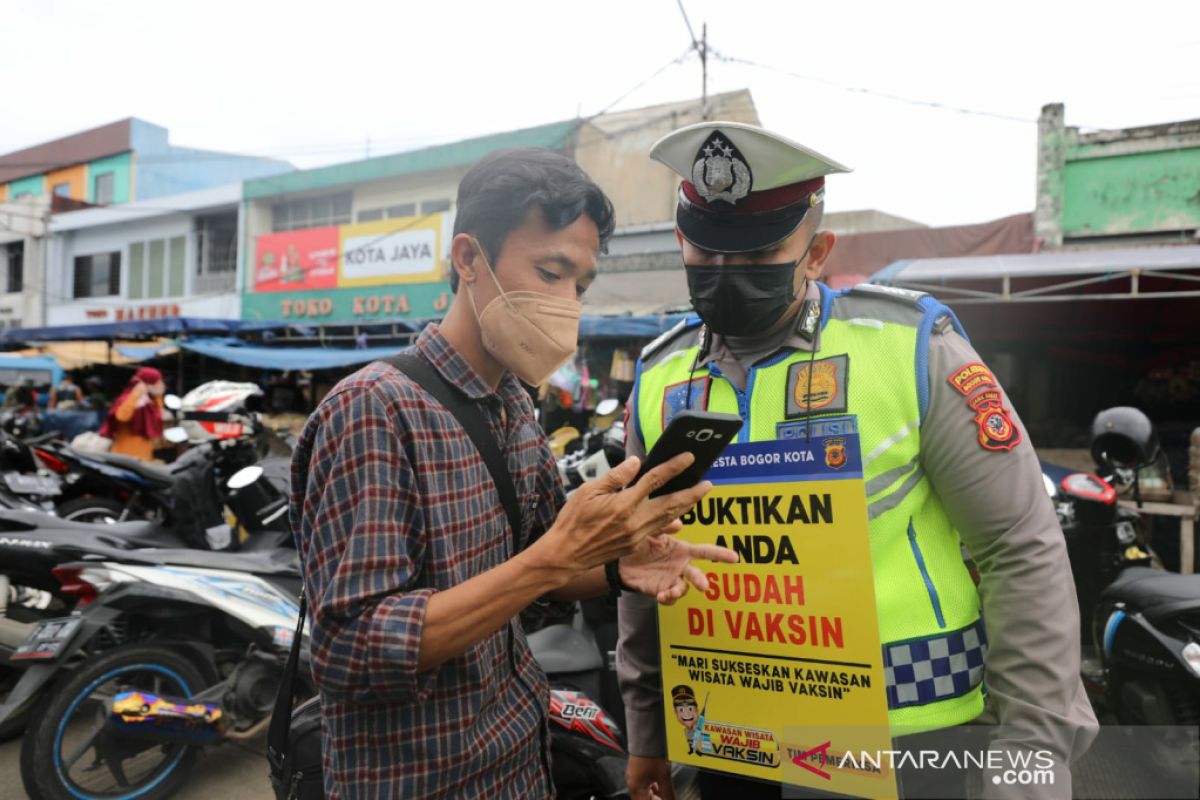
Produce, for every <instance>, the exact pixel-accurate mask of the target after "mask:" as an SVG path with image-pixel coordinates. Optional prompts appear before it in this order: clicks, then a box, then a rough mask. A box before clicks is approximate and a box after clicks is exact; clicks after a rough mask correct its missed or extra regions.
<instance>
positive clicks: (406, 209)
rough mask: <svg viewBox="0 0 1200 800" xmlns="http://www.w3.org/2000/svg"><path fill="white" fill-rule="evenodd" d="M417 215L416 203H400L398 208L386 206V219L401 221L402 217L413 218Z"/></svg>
mask: <svg viewBox="0 0 1200 800" xmlns="http://www.w3.org/2000/svg"><path fill="white" fill-rule="evenodd" d="M416 215H417V204H416V203H401V204H400V205H398V206H388V210H387V216H388V219H403V218H404V217H415V216H416Z"/></svg>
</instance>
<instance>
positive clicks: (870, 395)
mask: <svg viewBox="0 0 1200 800" xmlns="http://www.w3.org/2000/svg"><path fill="white" fill-rule="evenodd" d="M821 291H822V296H823V300H824V307H825V308H826V310H827V311H826V313H825V314H824V315H823V319H824V327H823V328H822V332H821V340H820V345H821V349H820V350H819V351H818V352H816V353H809V352H805V351H795V352H785V353H781V354H779V355H777V356H774V357H772V358H770V359H767V360H765V361H763V362H760V363H758V364H757V365H755V366H754V367H752V368H751V369H750V371H749V373H748V375H747V379H746V389H745V391H739V390H738V389H737V388H736V387H735V386H734V385H733V384H732V383H731V382H730V381H729V380H728V379H726V378H725V377H724V376H723V375H722V374H721V372H720V370H719V369H718V368H717V367H716V366H715V365H713V364H709V365H707V366H705V367H701V368H699V369H696V370H693V369H692V366H693V365H694V364H695V362H696V359H697V356H698V354H699V352H700V336H699V331H698V330H695V329H693V330H685V331H682V332H681V333H680V334H678V335H677V336H676V337H675V339H674V340H673V341H672V342H670V343H669V344H668V345H666V346H665V347H663V348H662V349H660V350H658V351H653V352H650V353H649V355H648V356H647V357H645V358H644V359H643V361H640V362H639V365H638V370H639V372H638V380H637V387H636V396H635V399H634V403H635V408H634V414H635V419H634V420H632V423H633V425H634V426H635V430H636V431H637V434H638V435H640V436H641V438H642V441H643V443H644V445H645V447H646V449H647V451H648V450H649V449H650V448H652V447H653V446H654V443H655V442H656V441H657V440H658V438H659V436H661V435H662V431H663V430H664V428H665V427H666V424H667V423H668V422H669V420H670V417H671V416H672V415H673V414H674V413H677V412H678V411H680V410H682V409H683V408H685V407H689V406H690V407H691V408H696V409H707V410H710V411H718V412H723V413H732V414H738V415H740V416H741V417H742V419H743V420H745V423H746V424H745V425H744V426H743V428H742V431H743V433H744V434H745V435H744V436H741V437H739V441H764V440H770V439H775V438H787V437H789V436H803V435H804V433H805V430H806V425H809V424H811V425H813V426H814V428H818V427H821V426H825V427H829V426H837V425H845V424H848V423H847V420H848V418H850V417H853V418H854V420H855V422H856V424H857V428H858V434H859V437H860V444H861V447H862V451H863V454H864V458H863V478H864V481H865V483H866V487H867V503H868V508H867V514H868V525H869V534H870V541H871V560H872V563H873V565H874V570H875V595H876V605H877V609H878V615H879V630H880V639H881V641H882V642H883V651H884V667H885V674H886V677H887V692H888V708H889V720H890V722H891V724H892V727H893V728H904V729H905V731H906V732H916V731H919V730H929V729H933V728H942V727H948V726H951V725H956V724H959V723H962V722H965V721H967V720H970V719H973V718H974V717H976V716H978V714H979V713H980V712H981V711H982V710H983V688H982V679H983V670H982V664H983V656H984V654H985V653H986V647H987V645H986V637H985V635H984V629H983V624H982V621H981V618H980V615H979V598H978V594H977V593H976V590H975V585H974V583H973V582H972V580H971V577H970V575H969V573H968V572H967V569H966V567H965V565H964V564H963V561H962V553H961V543H960V540H959V536H958V532H957V531H956V530H955V529H954V526H953V524H952V523H951V522H950V520H949V518H948V517H947V515H946V512H945V510H944V509H943V507H942V504H941V502H940V500H939V499H938V497H937V494H936V493H935V492H934V491H933V489H932V487H931V486H930V484H929V481H928V479H927V478H926V476H925V474H924V471H923V470H922V468H921V464H920V452H921V432H920V419H921V415H922V411H923V408H921V404H922V401H921V399H920V397H919V395H920V391H921V390H920V389H919V388H918V387H919V385H920V384H919V381H918V374H919V373H918V369H919V368H923V367H924V363H925V362H924V359H923V357H922V358H918V355H919V354H921V352H922V348H923V347H924V345H925V343H924V342H921V341H920V332H921V330H925V331H926V332H927V331H928V329H929V327H930V326H931V323H932V320H930V319H929V318H928V316H929V314H932V313H937V312H936V311H933V310H925V311H923V310H922V309H920V308H918V307H917V306H916V305H915V304H913V305H905V304H904V303H901V302H899V301H897V300H895V299H890V298H879V297H858V296H855V295H854V294H853V293H852V294H850V295H834V296H832V297H831V296H830V290H829V289H827V288H826V287H824V286H822V287H821ZM922 323H926V324H925V325H924V326H923V325H922ZM810 363H811V367H810ZM810 381H811V382H812V386H811V393H810V392H809V389H810V386H809V382H810ZM806 399H807V400H808V401H809V402H810V403H811V404H812V405H813V407H814V409H815V411H814V414H813V416H812V418H811V420H806V419H805V418H804V414H803V409H804V406H805V402H804V401H805V400H806ZM922 597H926V598H928V602H921V603H916V602H914V599H916V598H922Z"/></svg>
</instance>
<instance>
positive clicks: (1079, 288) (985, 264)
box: [871, 245, 1200, 305]
mask: <svg viewBox="0 0 1200 800" xmlns="http://www.w3.org/2000/svg"><path fill="white" fill-rule="evenodd" d="M871 283H877V284H882V285H885V286H896V287H899V288H904V289H914V290H918V291H923V292H929V293H931V294H933V295H935V296H937V297H938V298H939V299H941V300H943V301H945V302H947V303H952V304H955V305H964V304H977V303H1033V302H1054V301H1059V302H1061V301H1067V300H1080V299H1083V300H1125V299H1129V300H1140V299H1148V298H1157V299H1169V298H1182V297H1200V246H1192V245H1188V246H1180V247H1170V246H1163V247H1139V248H1123V249H1113V250H1071V251H1063V252H1053V253H1032V254H1024V255H996V256H971V257H964V258H918V259H905V260H901V261H896V262H894V263H892V264H890V265H888V266H887V267H885V268H883V269H882V270H880V271H879V272H877V273H875V274H874V275H872V276H871Z"/></svg>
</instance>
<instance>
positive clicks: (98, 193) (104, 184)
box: [92, 172, 115, 206]
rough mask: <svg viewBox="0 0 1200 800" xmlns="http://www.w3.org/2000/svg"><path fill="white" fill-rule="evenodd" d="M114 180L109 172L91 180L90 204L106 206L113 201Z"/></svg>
mask: <svg viewBox="0 0 1200 800" xmlns="http://www.w3.org/2000/svg"><path fill="white" fill-rule="evenodd" d="M114 190H115V178H114V176H113V174H112V173H111V172H102V173H100V174H99V175H97V176H96V177H94V178H92V198H93V199H92V202H93V203H96V204H97V205H101V206H106V205H109V204H110V203H112V201H113V192H114Z"/></svg>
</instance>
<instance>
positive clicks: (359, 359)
mask: <svg viewBox="0 0 1200 800" xmlns="http://www.w3.org/2000/svg"><path fill="white" fill-rule="evenodd" d="M179 346H180V347H182V348H183V349H185V350H190V351H191V352H193V353H198V354H200V355H202V356H208V357H209V358H215V359H219V360H221V361H228V362H229V363H231V364H239V365H241V366H243V367H254V368H256V369H279V370H296V369H333V368H336V367H350V366H353V365H355V364H366V363H369V362H371V361H378V360H379V359H381V358H390V357H391V356H394V355H396V353H398V352H400V350H401V349H402V348H401V347H400V346H398V345H392V346H390V347H367V348H363V349H361V350H351V349H349V348H335V347H260V346H254V345H243V344H236V343H233V342H230V341H229V340H227V339H192V340H190V341H182V342H180V343H179Z"/></svg>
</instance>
